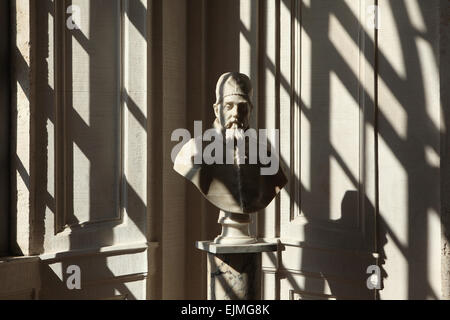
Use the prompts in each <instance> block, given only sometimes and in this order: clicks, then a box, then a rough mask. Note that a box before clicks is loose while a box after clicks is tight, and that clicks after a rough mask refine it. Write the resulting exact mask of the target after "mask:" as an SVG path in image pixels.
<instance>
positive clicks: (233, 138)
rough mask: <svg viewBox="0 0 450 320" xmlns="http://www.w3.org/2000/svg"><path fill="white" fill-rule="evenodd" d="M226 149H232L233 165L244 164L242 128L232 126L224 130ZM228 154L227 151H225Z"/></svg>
mask: <svg viewBox="0 0 450 320" xmlns="http://www.w3.org/2000/svg"><path fill="white" fill-rule="evenodd" d="M225 140H226V148H233V154H234V163H235V164H237V165H240V164H244V163H245V160H246V155H245V154H246V150H245V149H246V144H245V133H244V130H243V129H242V128H238V127H237V126H236V127H235V126H232V128H229V129H226V130H225ZM226 151H227V152H228V149H227V150H226Z"/></svg>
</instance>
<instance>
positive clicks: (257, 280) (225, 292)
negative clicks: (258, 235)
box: [196, 241, 278, 300]
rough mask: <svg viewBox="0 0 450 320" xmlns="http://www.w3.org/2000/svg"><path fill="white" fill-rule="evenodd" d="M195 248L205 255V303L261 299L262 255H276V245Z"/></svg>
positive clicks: (208, 244)
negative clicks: (206, 298) (207, 301)
mask: <svg viewBox="0 0 450 320" xmlns="http://www.w3.org/2000/svg"><path fill="white" fill-rule="evenodd" d="M196 246H197V248H198V249H200V250H203V251H207V252H208V300H260V299H261V253H262V252H273V251H277V248H278V245H277V244H276V243H256V244H250V245H218V244H215V243H213V242H207V241H201V242H197V243H196Z"/></svg>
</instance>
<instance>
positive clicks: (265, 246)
mask: <svg viewBox="0 0 450 320" xmlns="http://www.w3.org/2000/svg"><path fill="white" fill-rule="evenodd" d="M195 246H196V248H197V249H199V250H202V251H206V252H209V253H213V254H231V253H236V254H237V253H260V252H274V251H277V250H278V244H277V243H274V242H271V243H267V242H260V243H253V244H241V245H236V244H232V245H230V244H216V243H214V242H211V241H197V242H196V243H195Z"/></svg>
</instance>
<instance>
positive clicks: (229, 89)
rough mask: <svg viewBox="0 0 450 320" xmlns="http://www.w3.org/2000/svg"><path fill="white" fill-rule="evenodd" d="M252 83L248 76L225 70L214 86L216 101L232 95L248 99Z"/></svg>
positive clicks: (218, 101) (250, 94)
mask: <svg viewBox="0 0 450 320" xmlns="http://www.w3.org/2000/svg"><path fill="white" fill-rule="evenodd" d="M252 91H253V90H252V83H251V82H250V79H249V77H247V76H246V75H245V74H242V73H239V72H227V73H224V74H223V75H221V76H220V78H219V80H218V81H217V86H216V103H220V102H221V101H222V100H223V98H225V97H228V96H233V95H238V96H243V97H245V98H247V99H249V100H250V98H251V96H252V93H253V92H252Z"/></svg>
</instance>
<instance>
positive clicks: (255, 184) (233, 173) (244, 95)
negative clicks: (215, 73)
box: [174, 72, 287, 214]
mask: <svg viewBox="0 0 450 320" xmlns="http://www.w3.org/2000/svg"><path fill="white" fill-rule="evenodd" d="M251 96H252V85H251V82H250V79H249V78H248V77H247V76H246V75H244V74H241V73H237V72H229V73H225V74H223V75H222V76H221V77H220V78H219V80H218V82H217V87H216V103H215V104H214V113H215V116H216V120H215V121H214V128H215V130H216V132H217V133H218V137H222V139H219V140H220V142H219V143H220V145H221V146H222V147H223V149H224V150H226V151H225V152H224V154H223V155H220V157H219V158H222V157H223V161H216V162H215V163H211V161H203V162H202V163H201V164H200V163H196V161H194V159H196V157H197V156H199V153H201V152H203V151H202V150H204V146H205V145H207V143H206V142H205V141H203V137H197V138H193V139H191V140H190V141H189V142H188V143H187V144H185V145H184V146H183V148H182V149H181V151H180V152H179V153H178V155H177V157H176V159H175V164H174V170H175V171H176V172H178V173H179V174H180V175H182V176H183V177H185V178H186V179H188V180H189V181H191V182H192V183H193V184H194V185H195V186H196V187H197V188H198V190H199V191H200V192H201V193H202V194H203V196H204V197H205V198H206V199H207V200H208V201H209V202H211V203H212V204H213V205H215V206H216V207H217V208H219V209H220V210H222V211H225V212H229V213H232V214H250V213H256V212H258V211H259V210H262V209H264V208H266V207H267V206H268V205H269V204H270V202H272V200H273V199H274V198H275V196H276V195H277V194H278V193H279V192H280V190H281V189H282V188H283V187H284V186H285V185H286V183H287V179H286V176H285V175H284V173H283V171H282V169H281V168H280V167H279V166H278V168H277V170H276V172H274V173H273V174H262V173H263V172H264V168H266V169H267V168H268V167H269V165H268V164H262V163H261V161H260V160H259V159H258V160H257V161H256V163H255V162H253V163H250V162H251V161H249V159H251V158H252V159H256V158H257V157H254V156H256V155H255V154H253V157H252V154H249V150H250V151H251V150H252V149H251V148H249V145H251V144H252V143H253V144H254V145H256V146H257V149H258V151H259V150H260V149H261V148H263V149H265V150H264V151H266V152H267V154H269V155H270V157H271V158H272V159H274V156H276V157H278V155H274V154H273V148H272V147H271V146H269V144H268V143H266V141H263V139H258V138H257V137H255V136H251V135H248V136H247V135H245V132H247V130H248V129H249V122H250V117H251V114H252V112H253V108H254V106H253V104H252V102H251ZM254 132H256V131H254ZM216 139H217V138H216ZM245 141H248V143H245ZM215 142H216V143H218V141H215ZM244 143H245V144H244ZM199 145H200V146H202V147H201V148H198V146H199ZM242 145H244V148H239V147H238V146H242ZM230 146H231V148H230ZM255 149H256V148H254V149H253V153H255V152H256V151H255ZM230 152H231V157H229V156H230ZM200 156H203V154H201V155H200ZM230 158H231V159H232V161H231V163H230V161H229V159H230ZM276 159H277V161H278V158H276ZM227 160H228V161H227ZM205 162H208V163H205ZM278 163H279V162H278Z"/></svg>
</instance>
